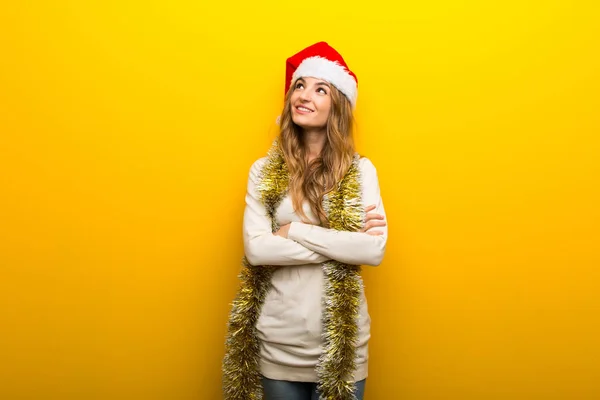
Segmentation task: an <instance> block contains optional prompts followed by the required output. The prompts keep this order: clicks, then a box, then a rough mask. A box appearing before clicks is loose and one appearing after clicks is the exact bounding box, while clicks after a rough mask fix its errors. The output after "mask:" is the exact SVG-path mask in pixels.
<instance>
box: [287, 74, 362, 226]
mask: <svg viewBox="0 0 600 400" xmlns="http://www.w3.org/2000/svg"><path fill="white" fill-rule="evenodd" d="M294 87H295V85H291V86H290V89H289V90H288V92H287V94H286V96H285V105H284V108H283V112H282V114H281V121H280V133H279V138H278V145H279V149H280V150H281V152H282V154H283V157H284V159H285V163H286V165H287V168H288V171H289V176H290V183H289V193H290V196H291V198H292V204H293V207H294V211H295V212H297V213H298V215H300V218H301V219H302V220H303V221H304V222H309V221H308V218H307V217H306V214H305V213H304V210H303V209H302V204H303V202H304V200H308V203H309V205H310V209H311V210H312V212H313V213H314V214H315V215H316V216H317V217H318V218H319V221H320V223H321V225H322V226H325V227H328V222H327V214H326V213H325V210H324V209H323V205H322V199H323V195H324V194H326V193H328V192H330V191H331V190H332V189H333V188H334V187H335V186H336V185H337V183H338V182H339V181H340V180H341V179H342V178H343V177H344V175H345V174H346V172H347V171H348V168H349V167H350V165H351V164H352V159H353V157H354V152H355V150H354V139H353V126H354V117H353V114H352V105H351V104H350V101H349V100H348V99H347V98H346V96H344V95H343V94H342V92H340V91H339V90H338V89H337V88H335V87H334V86H331V90H330V95H331V109H330V111H329V116H328V117H327V138H326V140H325V145H324V146H323V149H322V151H321V154H320V157H318V158H316V159H314V160H312V161H311V162H310V163H308V162H307V161H306V152H307V148H306V147H305V144H304V141H303V129H302V128H301V127H300V126H298V125H296V124H295V123H294V122H293V121H292V105H291V100H290V99H291V96H292V92H293V91H294Z"/></svg>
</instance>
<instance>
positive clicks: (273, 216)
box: [223, 42, 387, 400]
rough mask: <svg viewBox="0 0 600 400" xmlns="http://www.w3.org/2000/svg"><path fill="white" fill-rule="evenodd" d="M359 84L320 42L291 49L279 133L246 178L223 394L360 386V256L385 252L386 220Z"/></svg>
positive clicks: (293, 395) (283, 394)
mask: <svg viewBox="0 0 600 400" xmlns="http://www.w3.org/2000/svg"><path fill="white" fill-rule="evenodd" d="M356 96H357V78H356V75H355V74H354V73H353V72H351V71H350V70H349V69H348V67H347V65H346V63H345V62H344V60H343V58H342V56H341V55H340V54H339V53H338V52H337V51H336V50H334V49H333V48H332V47H330V46H329V45H328V44H327V43H325V42H319V43H316V44H314V45H312V46H310V47H308V48H306V49H304V50H302V51H300V52H299V53H297V54H295V55H294V56H292V57H290V58H288V60H287V73H286V96H285V105H284V109H283V112H282V114H281V117H280V118H281V119H280V134H279V136H278V138H277V140H276V141H275V142H274V144H273V146H272V148H271V150H270V151H269V153H268V156H266V157H263V158H260V159H259V160H257V161H256V162H255V163H254V164H253V165H252V167H251V169H250V176H249V179H248V192H247V195H246V208H245V211H244V224H243V235H244V249H245V257H244V268H243V269H242V273H241V275H240V279H241V281H242V284H241V285H242V286H241V289H240V291H239V292H238V295H237V297H236V299H235V301H234V303H233V308H232V311H231V316H230V321H229V332H228V337H227V351H226V355H225V359H224V362H223V369H224V395H225V398H226V399H236V400H249V399H263V398H264V399H265V400H316V399H327V400H351V399H359V400H360V399H362V398H363V393H364V388H365V380H366V378H367V361H368V351H367V343H368V341H369V338H370V318H369V313H368V311H367V303H366V299H365V297H364V291H363V286H362V279H361V277H360V267H359V266H360V265H379V264H380V263H381V260H382V258H383V255H384V251H385V247H386V241H387V224H386V221H385V211H384V208H383V202H382V200H381V196H380V191H379V183H378V179H377V172H376V170H375V167H374V166H373V164H372V163H371V161H370V160H369V159H367V158H364V157H363V158H361V157H360V156H358V155H357V154H356V153H355V150H354V143H353V139H352V124H353V117H352V111H353V109H354V105H355V103H356Z"/></svg>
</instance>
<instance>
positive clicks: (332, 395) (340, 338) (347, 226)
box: [223, 142, 365, 400]
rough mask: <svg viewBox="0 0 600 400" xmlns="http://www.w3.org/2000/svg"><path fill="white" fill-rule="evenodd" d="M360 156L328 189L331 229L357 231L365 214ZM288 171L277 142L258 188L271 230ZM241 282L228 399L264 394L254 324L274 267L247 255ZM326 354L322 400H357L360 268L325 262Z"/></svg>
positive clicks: (227, 370) (228, 357)
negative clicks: (355, 387)
mask: <svg viewBox="0 0 600 400" xmlns="http://www.w3.org/2000/svg"><path fill="white" fill-rule="evenodd" d="M358 160H359V156H358V155H355V156H354V159H353V162H352V165H351V166H350V168H349V169H348V172H347V173H346V175H345V176H344V178H343V179H342V181H341V182H340V183H339V185H338V187H337V189H335V190H334V191H332V192H330V193H327V194H326V195H325V196H324V199H323V206H324V209H325V211H326V212H327V218H328V221H329V226H330V228H331V229H336V230H341V231H353V232H354V231H358V230H359V229H360V228H361V227H362V224H363V222H364V217H365V212H364V209H363V204H362V200H361V185H360V173H359V168H358ZM288 183H289V173H288V170H287V166H286V164H285V160H284V158H283V155H282V154H281V152H280V150H279V148H278V145H277V142H275V143H273V147H272V148H271V150H270V151H269V155H268V161H267V163H266V164H265V166H264V167H263V169H262V171H261V174H260V182H259V183H258V185H257V190H258V192H259V193H260V196H261V201H262V202H263V204H264V206H265V208H266V210H267V214H268V216H269V218H270V219H271V226H272V230H273V232H275V231H277V229H279V226H278V224H277V221H276V216H275V214H276V210H277V207H278V205H279V204H280V203H281V200H283V198H284V197H285V195H286V194H287V190H288ZM242 265H243V268H242V272H241V274H240V276H239V278H240V281H241V285H240V289H239V290H238V293H237V296H236V298H235V300H234V301H233V304H232V309H231V314H230V318H229V324H228V333H227V341H226V352H225V358H224V360H223V394H224V398H225V399H226V400H260V399H262V398H263V392H262V380H261V375H260V367H259V361H260V341H259V339H258V337H257V335H256V322H257V321H258V317H259V316H260V311H261V308H262V305H263V302H264V300H265V297H266V294H267V292H268V291H269V289H270V287H271V276H272V274H273V270H274V268H277V267H275V266H266V265H265V266H260V265H257V266H254V265H250V263H248V260H247V259H246V258H245V257H244V259H243V261H242ZM322 268H323V274H324V276H325V289H324V296H323V316H322V320H323V339H324V345H323V352H322V354H321V357H320V358H319V361H318V364H317V368H316V371H317V376H318V377H319V382H318V391H319V394H320V399H321V400H354V399H355V396H354V380H353V375H354V370H355V367H356V365H355V358H356V342H357V338H358V325H357V321H358V311H359V305H360V294H361V292H362V279H361V278H360V266H357V265H350V264H344V263H341V262H339V261H333V260H332V261H327V262H324V263H323V266H322Z"/></svg>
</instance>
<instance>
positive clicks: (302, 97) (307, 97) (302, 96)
mask: <svg viewBox="0 0 600 400" xmlns="http://www.w3.org/2000/svg"><path fill="white" fill-rule="evenodd" d="M310 99H311V95H310V91H309V90H306V89H304V90H303V91H302V92H301V93H300V100H302V101H303V102H307V101H310Z"/></svg>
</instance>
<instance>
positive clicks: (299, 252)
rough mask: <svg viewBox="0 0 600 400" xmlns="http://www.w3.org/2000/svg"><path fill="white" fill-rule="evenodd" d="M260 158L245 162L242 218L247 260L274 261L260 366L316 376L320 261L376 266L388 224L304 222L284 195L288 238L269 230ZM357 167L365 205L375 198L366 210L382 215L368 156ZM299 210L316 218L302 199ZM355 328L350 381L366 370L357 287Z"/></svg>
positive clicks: (303, 377) (285, 375)
mask: <svg viewBox="0 0 600 400" xmlns="http://www.w3.org/2000/svg"><path fill="white" fill-rule="evenodd" d="M266 162H267V157H263V158H261V159H259V160H257V161H256V162H255V163H254V164H253V165H252V167H251V169H250V176H249V179H248V192H247V194H246V208H245V211H244V224H243V236H244V250H245V253H246V257H247V259H248V261H249V262H250V263H251V264H253V265H280V266H281V268H277V269H276V270H275V272H274V274H273V277H272V285H273V287H272V289H271V290H270V291H269V293H268V294H267V296H266V299H265V303H264V305H263V307H262V311H261V315H260V318H259V320H258V323H257V331H258V337H259V338H260V340H261V351H260V355H261V364H260V368H261V373H262V374H263V375H264V376H265V377H267V378H270V379H278V380H288V381H300V382H317V381H318V378H317V374H316V371H315V366H316V365H317V362H318V359H319V356H320V355H321V351H322V345H323V339H322V337H321V332H322V320H321V308H322V306H321V302H322V299H323V287H324V276H323V272H322V269H321V263H322V262H323V261H327V260H330V259H333V260H338V261H340V262H343V263H347V264H355V265H373V266H377V265H379V264H380V263H381V260H382V258H383V254H384V252H385V246H386V242H387V225H386V226H384V227H375V228H372V230H380V231H383V232H384V234H383V235H380V236H373V235H368V234H366V233H363V232H343V231H336V230H333V229H327V228H323V227H320V226H317V225H311V224H305V223H302V222H300V217H299V216H298V215H297V214H296V213H295V212H294V210H293V207H292V201H291V198H290V196H289V195H288V196H286V197H285V198H284V199H283V200H282V202H281V203H280V204H279V207H278V208H277V213H276V218H277V222H278V223H279V225H280V226H282V225H285V224H289V223H291V226H290V230H289V233H288V238H287V239H286V238H283V237H280V236H275V235H273V233H272V232H271V221H270V219H269V217H268V216H267V212H266V210H265V207H264V206H263V204H262V203H261V202H260V200H259V194H258V193H257V191H256V184H257V183H258V180H259V176H260V171H261V169H262V167H263V166H264V164H265V163H266ZM359 169H360V180H361V183H362V200H363V204H364V206H369V205H372V204H374V205H375V206H376V208H375V210H373V211H371V212H374V213H378V214H382V215H384V216H385V210H384V208H383V202H382V200H381V195H380V191H379V182H378V179H377V171H376V169H375V166H374V165H373V163H372V162H371V161H370V160H369V159H367V158H361V159H360V160H359ZM303 209H304V212H305V214H306V216H307V217H308V218H309V219H310V221H311V223H314V224H318V222H319V221H318V218H317V217H316V216H315V215H314V214H313V213H312V211H311V209H310V207H309V205H308V203H305V204H304V206H303ZM385 222H386V223H387V218H386V219H385ZM358 327H359V337H358V338H359V340H358V345H357V356H358V357H357V359H356V366H357V368H356V371H355V374H354V379H355V381H359V380H362V379H364V378H366V377H367V374H368V368H367V367H368V365H367V362H368V347H367V343H368V341H369V338H370V317H369V313H368V310H367V302H366V299H365V296H364V293H361V304H360V311H359V320H358Z"/></svg>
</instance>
